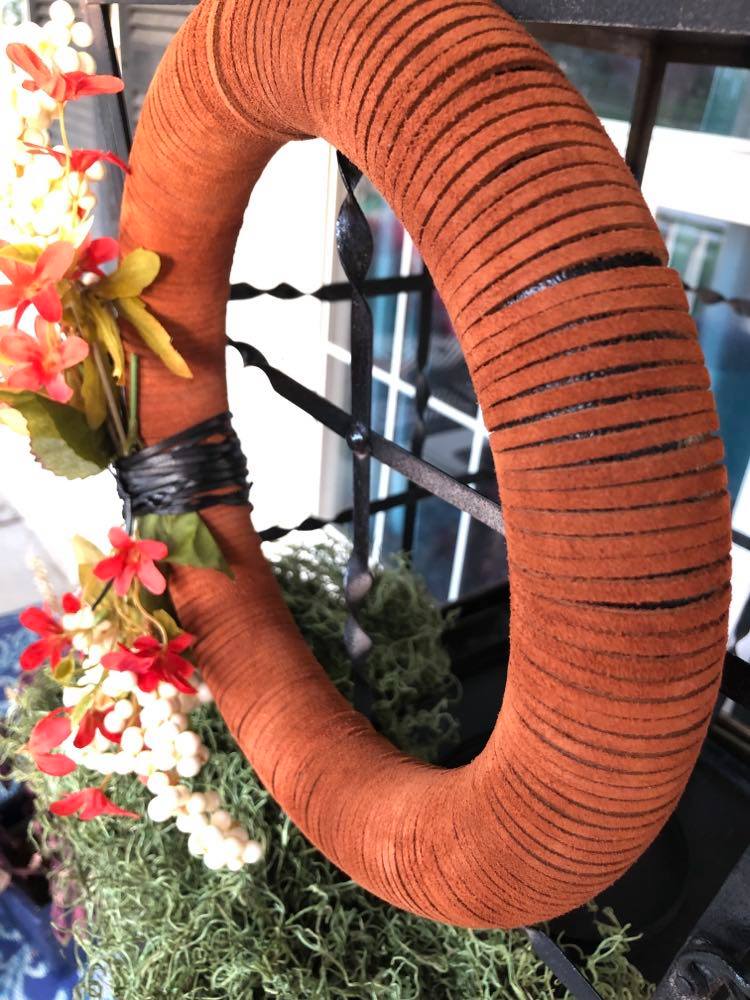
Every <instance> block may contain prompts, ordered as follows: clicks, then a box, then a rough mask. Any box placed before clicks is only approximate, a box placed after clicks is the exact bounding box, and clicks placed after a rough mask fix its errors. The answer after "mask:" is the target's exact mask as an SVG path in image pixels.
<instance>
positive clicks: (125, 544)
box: [107, 527, 133, 549]
mask: <svg viewBox="0 0 750 1000" xmlns="http://www.w3.org/2000/svg"><path fill="white" fill-rule="evenodd" d="M107 537H108V538H109V543H110V545H112V547H113V548H115V549H129V548H130V546H131V545H132V544H133V539H132V538H131V537H130V535H129V534H128V533H127V531H125V529H124V528H120V527H114V528H110V529H109V534H108V536H107Z"/></svg>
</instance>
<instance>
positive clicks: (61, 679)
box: [52, 656, 76, 686]
mask: <svg viewBox="0 0 750 1000" xmlns="http://www.w3.org/2000/svg"><path fill="white" fill-rule="evenodd" d="M75 670H76V665H75V660H74V659H73V657H72V656H65V657H63V659H62V660H60V662H59V663H58V664H57V666H56V667H55V669H54V670H53V671H52V676H53V677H54V678H55V680H56V681H57V683H58V684H62V685H63V686H64V685H65V684H68V683H69V682H70V681H71V680H72V679H73V674H74V673H75Z"/></svg>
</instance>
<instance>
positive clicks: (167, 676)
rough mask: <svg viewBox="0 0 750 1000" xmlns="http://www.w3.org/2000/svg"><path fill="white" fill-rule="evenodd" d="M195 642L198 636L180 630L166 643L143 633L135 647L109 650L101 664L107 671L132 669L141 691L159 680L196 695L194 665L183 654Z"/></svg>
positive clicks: (149, 689)
mask: <svg viewBox="0 0 750 1000" xmlns="http://www.w3.org/2000/svg"><path fill="white" fill-rule="evenodd" d="M194 642H195V636H193V635H189V634H188V633H187V632H181V633H180V635H178V636H177V637H176V638H174V639H170V640H169V642H168V643H167V644H166V646H162V644H161V643H160V642H159V641H158V639H155V638H154V636H152V635H141V636H139V637H138V638H137V639H136V640H135V642H134V643H133V648H132V649H128V648H127V647H126V646H122V645H121V646H120V649H119V650H117V651H115V652H112V653H106V654H105V655H104V656H103V657H102V665H103V666H105V667H106V668H107V670H132V671H133V673H134V674H136V675H137V677H138V687H139V688H140V689H141V691H155V690H156V688H157V687H158V685H159V683H160V681H166V682H167V683H169V684H174V686H175V687H176V688H177V690H178V691H182V692H183V694H195V688H194V687H193V686H192V684H188V678H189V677H192V675H193V673H194V671H195V667H194V666H193V664H192V663H191V662H190V661H189V660H186V659H185V657H184V656H180V653H184V652H185V650H186V649H187V648H188V646H191V645H192V644H193V643H194Z"/></svg>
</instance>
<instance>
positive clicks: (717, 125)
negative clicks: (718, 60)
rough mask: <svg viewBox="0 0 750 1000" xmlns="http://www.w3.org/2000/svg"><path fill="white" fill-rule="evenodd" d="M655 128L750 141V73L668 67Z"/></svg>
mask: <svg viewBox="0 0 750 1000" xmlns="http://www.w3.org/2000/svg"><path fill="white" fill-rule="evenodd" d="M656 124H657V125H665V126H667V127H668V128H679V129H687V130H688V131H690V132H713V133H715V134H718V135H733V136H740V137H743V138H748V137H750V70H747V69H735V68H734V67H731V66H694V65H686V64H683V63H671V64H670V65H669V66H667V71H666V73H665V75H664V87H663V90H662V98H661V102H660V104H659V114H658V116H657V119H656Z"/></svg>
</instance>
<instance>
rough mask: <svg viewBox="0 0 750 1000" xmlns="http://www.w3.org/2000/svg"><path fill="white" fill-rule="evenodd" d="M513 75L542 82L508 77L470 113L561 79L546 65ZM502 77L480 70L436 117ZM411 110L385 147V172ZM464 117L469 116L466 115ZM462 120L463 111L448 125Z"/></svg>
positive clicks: (519, 69)
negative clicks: (526, 76)
mask: <svg viewBox="0 0 750 1000" xmlns="http://www.w3.org/2000/svg"><path fill="white" fill-rule="evenodd" d="M555 70H556V72H555ZM514 72H515V73H519V74H520V73H525V72H526V73H529V74H531V75H532V76H534V77H537V78H541V79H535V80H534V81H533V83H517V82H515V81H514V80H513V78H511V77H508V78H507V82H509V83H510V86H508V87H506V88H503V89H500V88H498V89H497V90H493V92H492V93H490V94H486V95H484V96H483V97H482V98H481V99H480V100H479V101H475V102H474V104H473V105H471V106H470V110H471V111H476V110H477V109H478V108H480V107H484V106H486V105H487V104H488V103H490V102H491V101H493V100H494V99H495V98H496V97H497V98H498V99H501V100H502V99H504V98H507V97H510V96H511V95H514V94H521V93H523V92H524V91H526V90H531V89H533V88H534V87H542V86H544V85H545V81H549V84H550V86H554V85H555V84H554V83H553V82H552V81H555V82H556V81H558V80H559V79H560V71H559V69H558V68H557V67H556V66H555V67H552V66H550V65H548V64H546V65H544V67H540V66H533V65H528V66H525V67H517V68H516V70H515V71H514ZM502 76H505V74H504V73H503V72H501V71H500V70H499V69H498V68H497V67H492V68H491V69H488V70H483V71H482V72H481V73H479V74H478V75H477V76H474V77H472V78H470V79H469V80H468V81H467V82H466V84H465V85H462V86H461V87H459V89H457V90H454V91H452V92H451V93H450V94H449V95H448V96H447V97H446V98H445V100H444V101H443V103H442V104H441V105H440V106H439V108H437V109H436V113H438V112H441V111H444V110H445V109H446V108H448V107H450V106H451V104H452V103H453V102H454V100H455V99H456V98H457V97H458V98H460V97H462V96H465V93H466V92H468V91H469V90H470V88H471V87H474V86H481V85H482V84H483V83H489V82H490V81H491V80H497V79H498V77H502ZM464 86H465V87H466V90H465V89H464ZM428 89H429V88H428ZM417 107H418V104H417ZM414 110H416V109H415V107H414V105H412V109H411V111H412V114H407V115H405V116H404V117H403V118H402V119H401V121H400V122H399V124H398V126H397V127H396V129H395V131H394V132H393V134H392V137H391V141H390V142H389V143H387V144H386V145H387V158H386V161H385V165H386V168H387V166H388V164H389V163H390V160H391V155H392V152H393V150H394V149H396V148H397V140H398V139H399V138H400V136H401V133H402V132H403V130H404V128H405V127H406V125H407V124H409V123H411V121H412V120H413V118H412V115H413V112H414ZM466 113H467V114H468V111H467V112H466ZM463 118H464V112H463V111H462V112H461V114H460V115H458V116H457V117H455V118H452V119H451V124H453V125H455V124H456V123H457V122H458V121H460V120H462V119H463ZM386 124H387V123H386ZM449 127H450V126H449ZM384 128H385V125H384ZM446 134H447V133H446V132H441V133H439V137H443V136H445V135H446ZM413 181H414V176H413V175H412V176H411V177H409V178H408V179H407V181H406V187H405V188H404V192H406V191H408V190H409V188H410V187H411V185H412V183H413Z"/></svg>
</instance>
